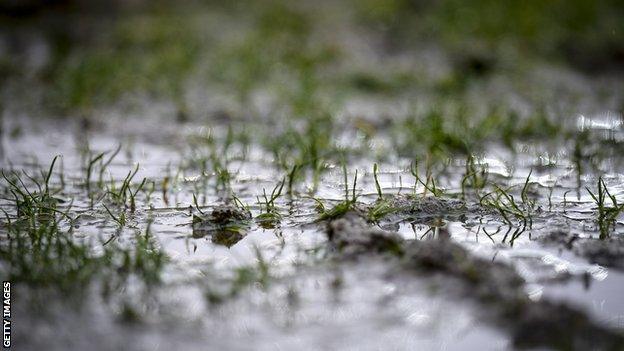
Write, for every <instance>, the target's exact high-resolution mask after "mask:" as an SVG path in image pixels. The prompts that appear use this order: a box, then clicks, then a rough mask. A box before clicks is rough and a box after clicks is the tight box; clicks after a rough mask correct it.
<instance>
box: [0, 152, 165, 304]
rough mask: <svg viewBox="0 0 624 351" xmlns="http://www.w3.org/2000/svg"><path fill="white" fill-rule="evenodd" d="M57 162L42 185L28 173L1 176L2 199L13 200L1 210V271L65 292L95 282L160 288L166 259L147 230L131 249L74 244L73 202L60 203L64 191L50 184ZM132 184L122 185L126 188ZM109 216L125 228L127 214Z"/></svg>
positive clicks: (88, 241)
mask: <svg viewBox="0 0 624 351" xmlns="http://www.w3.org/2000/svg"><path fill="white" fill-rule="evenodd" d="M57 159H58V158H57V157H56V158H54V160H53V161H52V163H51V165H50V168H49V169H48V171H47V172H41V180H38V179H36V176H31V175H30V174H28V173H26V172H22V173H17V172H8V173H5V172H3V173H2V176H3V180H4V181H3V184H2V186H3V193H4V194H6V195H9V196H11V197H9V198H5V201H8V203H7V204H5V206H3V208H2V211H3V212H4V222H3V236H4V240H3V242H2V245H0V257H1V259H2V270H3V271H4V273H5V274H6V276H7V277H8V279H10V280H11V281H14V282H16V283H25V284H28V285H30V286H32V287H34V288H41V287H51V288H58V289H61V290H62V291H65V292H80V291H82V289H83V288H84V287H85V286H86V285H88V284H89V283H91V282H93V281H99V282H100V283H102V284H104V286H107V287H109V288H110V287H114V288H115V289H119V288H121V287H122V286H124V284H125V282H126V281H127V279H128V278H129V277H130V276H136V277H138V278H140V279H141V281H143V282H144V283H145V284H147V285H153V284H157V283H158V282H159V281H160V272H161V270H162V268H163V266H164V264H165V262H166V260H167V258H166V256H165V255H164V254H163V253H162V252H160V250H159V249H158V246H157V244H156V243H155V242H154V238H153V237H152V235H151V233H150V230H149V224H148V225H147V229H146V230H145V232H140V231H138V230H137V231H135V235H134V240H133V244H132V245H131V246H129V247H127V246H122V245H119V244H117V243H115V242H111V241H104V240H98V239H97V238H82V239H78V238H76V235H75V234H76V233H75V228H76V223H77V220H78V216H79V215H76V214H75V213H74V212H73V211H72V201H71V200H66V199H63V198H62V195H63V189H62V188H55V187H54V185H52V184H50V179H51V178H52V175H53V172H54V166H55V164H56V161H57ZM130 179H131V177H130V176H129V178H126V180H125V181H124V184H125V186H126V187H128V186H129V185H128V184H129V183H130ZM106 210H107V211H109V213H110V210H109V209H108V208H106ZM132 211H134V210H132ZM111 216H113V217H114V219H115V221H116V222H118V223H119V225H120V226H123V225H124V224H125V223H124V221H125V219H124V218H125V214H124V212H123V211H122V212H121V215H119V217H115V216H114V215H113V214H112V213H111Z"/></svg>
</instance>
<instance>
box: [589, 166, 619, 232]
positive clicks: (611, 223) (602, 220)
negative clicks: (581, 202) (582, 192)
mask: <svg viewBox="0 0 624 351" xmlns="http://www.w3.org/2000/svg"><path fill="white" fill-rule="evenodd" d="M597 187H598V190H597V192H596V194H594V193H593V192H592V191H591V190H589V188H586V189H587V192H589V195H591V197H592V199H594V201H595V202H596V206H598V219H597V221H598V230H599V231H600V239H601V240H604V239H607V238H608V237H610V236H611V230H612V228H614V227H615V220H616V218H617V217H618V216H619V215H620V213H622V211H624V204H619V203H618V201H617V199H616V198H615V196H614V195H611V193H610V192H609V189H607V185H606V184H605V182H604V179H602V177H599V178H598V184H597ZM609 202H611V205H609V204H608V203H609Z"/></svg>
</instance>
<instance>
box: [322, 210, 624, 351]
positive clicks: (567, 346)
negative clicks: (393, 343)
mask: <svg viewBox="0 0 624 351" xmlns="http://www.w3.org/2000/svg"><path fill="white" fill-rule="evenodd" d="M327 234H328V238H329V242H330V244H331V246H332V247H334V248H335V249H336V250H337V251H336V252H337V255H338V257H341V258H348V259H352V258H354V257H358V258H360V259H362V258H364V257H366V256H367V255H369V256H371V255H373V256H378V255H379V254H384V255H388V256H389V257H394V259H395V260H396V261H392V260H391V261H388V264H389V270H390V271H392V272H394V275H395V276H396V275H399V276H400V277H401V279H405V274H406V273H407V274H417V275H419V276H422V275H424V276H429V277H442V278H444V279H441V280H440V282H441V284H442V285H443V286H448V287H449V289H443V291H444V293H445V294H449V295H451V296H455V297H463V298H469V299H472V300H473V301H474V302H475V303H477V304H478V305H479V306H481V307H482V312H483V315H484V317H485V318H486V319H487V320H489V321H490V322H491V323H492V324H494V325H497V326H499V327H502V328H503V329H505V330H507V331H508V332H509V333H510V335H511V338H512V341H513V343H514V346H516V347H519V348H536V347H550V348H554V349H559V350H588V349H592V350H621V349H622V348H624V338H623V337H622V335H620V334H618V333H616V332H614V331H611V330H610V329H607V328H605V327H603V326H601V325H599V324H597V323H595V322H593V321H592V320H591V319H590V318H589V317H588V316H587V314H585V313H584V312H582V311H580V310H577V309H575V308H573V307H570V306H568V305H566V304H564V303H558V302H552V301H549V300H540V301H533V300H531V299H529V297H528V296H527V295H526V293H525V292H524V289H523V288H524V280H523V279H522V277H520V275H519V274H518V273H517V272H516V271H515V269H514V268H513V267H512V266H509V265H506V264H503V263H500V262H492V261H488V260H484V259H482V258H478V257H474V256H472V255H471V254H470V253H469V252H468V251H467V250H466V249H464V248H463V247H462V246H460V245H458V244H456V243H454V242H453V241H451V240H450V239H436V240H427V241H421V240H413V241H406V240H402V239H401V238H400V237H399V236H398V234H396V233H392V232H388V231H383V230H379V229H375V228H370V227H368V226H367V224H366V222H365V221H364V219H362V218H360V217H358V215H357V214H356V213H348V214H347V215H346V216H344V217H343V218H341V219H338V220H334V221H332V222H330V223H329V224H328V232H327ZM397 267H398V269H397ZM448 278H452V279H448ZM436 281H437V280H436ZM450 281H454V282H455V283H458V284H457V285H458V286H459V288H457V286H456V285H453V284H454V283H452V284H451V283H449V282H450Z"/></svg>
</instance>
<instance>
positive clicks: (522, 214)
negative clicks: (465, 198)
mask: <svg viewBox="0 0 624 351" xmlns="http://www.w3.org/2000/svg"><path fill="white" fill-rule="evenodd" d="M531 173H532V171H530V172H529V174H528V176H527V178H526V180H525V182H524V184H523V187H522V190H521V193H520V199H521V201H517V200H516V199H515V197H514V196H513V194H511V193H510V188H508V189H504V188H501V187H500V186H498V185H496V184H494V185H493V186H494V190H493V191H491V192H489V193H487V194H485V195H483V196H482V197H481V198H480V200H479V203H480V205H481V206H485V207H489V208H492V209H495V210H496V211H497V212H498V213H499V214H500V215H501V217H502V218H503V219H504V221H505V222H506V223H507V224H508V225H509V226H510V229H511V227H512V226H514V222H513V221H512V219H515V220H518V221H520V223H521V226H520V227H521V228H522V230H521V231H519V232H522V231H524V230H525V229H526V228H531V227H532V225H533V212H534V209H535V201H534V200H532V199H531V198H530V197H529V194H528V192H529V186H530V183H529V180H530V178H531ZM515 234H517V235H519V234H518V233H515ZM516 237H517V236H516V235H512V238H513V239H515V238H516Z"/></svg>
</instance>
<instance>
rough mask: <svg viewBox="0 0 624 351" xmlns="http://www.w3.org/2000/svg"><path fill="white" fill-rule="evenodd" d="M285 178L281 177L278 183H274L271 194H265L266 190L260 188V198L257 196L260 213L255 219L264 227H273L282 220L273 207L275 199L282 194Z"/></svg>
mask: <svg viewBox="0 0 624 351" xmlns="http://www.w3.org/2000/svg"><path fill="white" fill-rule="evenodd" d="M285 181H286V180H285V179H282V181H281V182H280V183H278V184H277V185H275V187H274V188H273V190H272V191H271V195H270V196H267V193H266V190H265V189H262V197H263V200H261V199H260V198H259V197H258V198H257V199H258V204H260V211H261V213H260V214H259V215H258V216H256V221H257V222H258V223H259V224H260V226H262V227H263V228H266V229H271V228H275V227H276V226H277V225H279V223H280V221H281V220H282V215H281V214H280V213H279V211H278V209H277V208H276V207H275V200H277V199H278V198H279V197H280V196H281V195H282V190H283V189H284V183H285Z"/></svg>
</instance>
